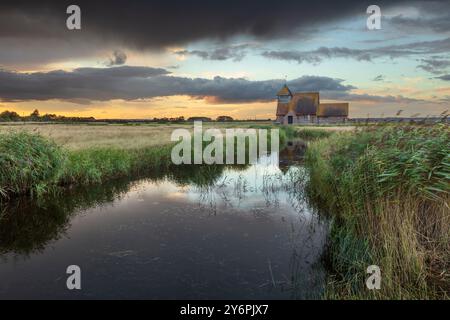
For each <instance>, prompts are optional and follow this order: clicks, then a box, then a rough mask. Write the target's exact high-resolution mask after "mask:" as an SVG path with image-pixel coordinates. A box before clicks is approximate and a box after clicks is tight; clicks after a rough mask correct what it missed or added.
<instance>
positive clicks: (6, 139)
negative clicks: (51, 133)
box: [0, 132, 66, 197]
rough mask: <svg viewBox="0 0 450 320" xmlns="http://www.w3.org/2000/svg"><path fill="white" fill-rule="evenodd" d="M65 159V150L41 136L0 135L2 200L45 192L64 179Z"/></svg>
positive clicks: (0, 186) (27, 134) (0, 191)
mask: <svg viewBox="0 0 450 320" xmlns="http://www.w3.org/2000/svg"><path fill="white" fill-rule="evenodd" d="M65 159H66V158H65V154H64V152H63V151H62V150H61V148H59V147H58V146H57V145H56V144H55V143H53V142H51V141H49V140H47V139H45V138H43V137H41V136H39V135H36V134H30V133H25V132H20V133H7V134H3V135H0V194H1V197H7V196H8V194H23V193H27V192H32V193H35V192H37V193H40V192H43V191H45V190H46V189H47V188H48V187H49V186H51V185H53V184H54V183H55V182H56V181H57V180H58V178H59V177H60V174H61V171H62V168H63V166H64V163H65Z"/></svg>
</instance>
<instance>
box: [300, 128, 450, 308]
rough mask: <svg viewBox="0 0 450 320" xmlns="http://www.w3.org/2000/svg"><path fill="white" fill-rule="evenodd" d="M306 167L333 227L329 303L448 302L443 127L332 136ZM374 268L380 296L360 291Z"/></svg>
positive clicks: (315, 146)
mask: <svg viewBox="0 0 450 320" xmlns="http://www.w3.org/2000/svg"><path fill="white" fill-rule="evenodd" d="M306 163H307V165H308V167H309V169H310V182H309V187H308V188H309V192H310V194H311V195H312V197H313V198H314V199H315V200H316V202H318V203H320V204H321V206H322V207H323V209H324V210H325V211H327V212H328V213H329V214H330V217H331V219H332V220H333V223H332V230H331V236H330V248H329V254H328V258H329V263H330V267H331V270H332V274H331V276H330V277H329V281H328V288H327V295H326V297H327V298H339V299H342V298H344V299H345V298H347V299H350V298H360V299H367V298H378V299H435V298H449V292H450V272H449V267H450V208H449V199H450V197H449V190H450V131H449V128H448V126H446V125H436V126H433V127H418V126H417V127H408V126H387V127H381V128H377V127H375V128H368V129H364V130H359V131H356V132H344V133H336V134H334V135H331V136H329V137H328V138H324V139H320V140H317V141H314V142H312V143H311V144H310V147H309V149H308V150H307V153H306ZM372 264H375V265H378V266H380V268H381V272H382V282H381V289H380V290H368V289H367V288H366V287H365V279H366V278H367V277H368V275H367V274H366V273H365V272H366V268H367V267H368V266H369V265H372Z"/></svg>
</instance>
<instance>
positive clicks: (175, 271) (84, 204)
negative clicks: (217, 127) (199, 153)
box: [0, 148, 327, 299]
mask: <svg viewBox="0 0 450 320" xmlns="http://www.w3.org/2000/svg"><path fill="white" fill-rule="evenodd" d="M292 149H293V150H288V151H286V150H285V151H283V152H282V153H281V155H280V163H281V164H280V167H279V166H274V165H271V164H270V163H271V162H270V160H273V157H274V156H272V159H271V158H269V157H266V158H261V159H260V160H259V162H258V164H255V165H251V166H245V167H226V168H224V167H206V168H194V169H191V168H189V170H188V169H187V168H186V169H181V168H180V170H178V171H177V172H171V173H168V174H164V173H159V174H158V176H155V175H150V176H151V177H150V178H145V179H139V180H130V179H128V180H118V181H114V182H111V183H108V184H104V185H101V186H98V185H97V186H90V187H88V188H75V189H72V190H68V191H65V192H64V193H62V194H60V195H58V196H52V197H49V198H47V199H42V200H40V201H36V200H33V201H31V200H29V199H28V200H27V199H18V200H17V201H15V202H13V203H10V204H9V205H8V206H7V207H4V208H3V213H2V216H1V219H0V254H1V255H0V298H3V299H4V298H63V299H71V298H138V299H177V298H180V299H295V298H311V297H317V296H318V295H320V293H321V290H322V287H323V281H324V276H325V272H324V269H323V266H322V264H321V260H320V257H321V254H322V252H323V248H324V245H325V241H326V235H327V223H326V221H323V220H322V219H319V217H318V215H317V213H316V212H315V211H314V210H313V209H312V208H311V207H310V206H309V205H308V202H307V200H306V197H305V194H304V184H305V181H306V178H307V175H306V173H305V170H304V169H303V167H302V165H301V163H300V164H298V163H297V162H296V161H293V160H295V154H294V156H293V152H294V151H295V148H292ZM69 265H78V266H80V268H81V276H82V289H81V290H73V291H69V290H68V289H67V288H66V279H67V276H68V275H67V274H66V268H67V266H69Z"/></svg>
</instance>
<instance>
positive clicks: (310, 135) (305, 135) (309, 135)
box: [295, 129, 333, 140]
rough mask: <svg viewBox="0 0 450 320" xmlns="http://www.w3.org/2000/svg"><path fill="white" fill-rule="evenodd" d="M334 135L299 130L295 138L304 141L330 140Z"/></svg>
mask: <svg viewBox="0 0 450 320" xmlns="http://www.w3.org/2000/svg"><path fill="white" fill-rule="evenodd" d="M332 134H333V131H326V130H317V129H315V130H311V129H299V130H296V131H295V136H296V137H297V138H300V139H304V140H316V139H322V138H328V137H329V136H331V135H332Z"/></svg>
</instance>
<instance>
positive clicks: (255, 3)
mask: <svg viewBox="0 0 450 320" xmlns="http://www.w3.org/2000/svg"><path fill="white" fill-rule="evenodd" d="M76 3H77V5H78V6H80V8H81V13H82V20H81V22H82V31H81V32H77V31H75V32H73V31H68V30H67V28H66V27H65V22H66V19H67V16H68V15H67V14H66V8H67V6H68V5H70V4H72V2H71V1H67V0H62V1H51V0H44V1H39V3H37V2H36V1H31V0H28V1H23V0H22V1H21V0H14V1H12V0H3V1H2V2H1V3H0V37H13V38H20V39H35V38H53V39H55V38H58V39H61V41H77V42H79V43H81V42H82V41H86V39H92V38H95V39H97V40H101V41H102V42H104V41H112V42H114V43H118V44H122V45H123V44H125V45H128V46H130V47H134V48H159V49H161V48H164V47H167V46H175V45H182V44H186V43H189V42H193V41H198V40H205V39H214V40H223V39H227V38H230V37H233V36H240V35H248V36H252V37H255V38H258V39H280V38H285V37H289V36H292V35H298V32H299V30H301V29H302V28H308V29H309V28H311V27H312V26H319V25H322V24H328V23H331V22H333V21H337V20H340V19H345V18H347V17H351V16H355V15H358V14H359V15H361V14H365V10H366V8H367V6H368V5H370V4H371V3H370V1H368V0H362V1H361V0H350V1H345V2H339V1H335V0H323V1H306V0H280V1H277V2H273V1H271V0H247V1H241V0H228V1H210V0H190V1H185V0H173V1H166V0H152V1H139V0H127V1H125V0H111V1H107V2H106V1H87V0H78V1H77V2H76ZM401 3H408V1H405V0H390V1H388V0H379V1H378V2H377V4H378V5H380V6H382V7H384V8H389V7H392V6H394V5H396V4H401ZM124 13H126V14H124Z"/></svg>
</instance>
